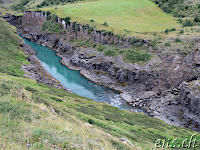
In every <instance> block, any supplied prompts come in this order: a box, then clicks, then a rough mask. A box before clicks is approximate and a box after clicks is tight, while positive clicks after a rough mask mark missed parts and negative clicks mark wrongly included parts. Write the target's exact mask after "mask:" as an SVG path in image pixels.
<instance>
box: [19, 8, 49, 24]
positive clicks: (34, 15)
mask: <svg viewBox="0 0 200 150" xmlns="http://www.w3.org/2000/svg"><path fill="white" fill-rule="evenodd" d="M46 18H47V14H46V12H43V11H41V12H37V11H24V13H23V17H22V23H23V24H30V25H33V26H35V25H36V26H38V25H42V23H43V22H44V21H46Z"/></svg>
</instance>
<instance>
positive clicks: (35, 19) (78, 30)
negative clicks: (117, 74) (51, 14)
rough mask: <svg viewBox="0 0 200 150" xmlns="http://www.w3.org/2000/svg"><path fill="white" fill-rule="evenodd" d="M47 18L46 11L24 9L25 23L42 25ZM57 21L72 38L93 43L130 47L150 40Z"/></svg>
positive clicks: (61, 20)
mask: <svg viewBox="0 0 200 150" xmlns="http://www.w3.org/2000/svg"><path fill="white" fill-rule="evenodd" d="M46 19H47V13H46V12H35V11H24V14H23V21H22V22H23V23H25V24H32V25H33V26H34V25H41V24H42V23H43V22H44V21H45V20H46ZM57 23H60V24H61V25H62V26H63V30H64V31H66V33H68V35H69V36H70V38H71V39H85V40H90V41H92V42H93V43H102V44H103V45H104V44H110V45H120V46H122V47H130V46H131V45H133V44H141V45H142V44H148V42H149V41H148V40H146V39H143V40H140V42H139V41H137V42H135V43H134V42H132V40H131V38H125V37H123V36H119V35H114V34H113V33H112V32H109V31H108V32H107V31H104V30H97V29H94V28H93V27H91V26H90V25H88V24H87V25H82V24H78V23H76V22H70V23H69V24H68V23H66V22H65V20H63V19H61V18H58V19H57Z"/></svg>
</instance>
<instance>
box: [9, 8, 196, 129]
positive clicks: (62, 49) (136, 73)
mask: <svg viewBox="0 0 200 150" xmlns="http://www.w3.org/2000/svg"><path fill="white" fill-rule="evenodd" d="M46 17H47V16H46V13H44V12H30V11H29V12H24V15H23V17H22V18H16V17H14V16H11V17H8V18H7V20H8V21H9V22H10V23H11V24H13V25H16V26H18V32H19V34H21V35H22V36H23V37H25V38H27V39H29V40H31V41H34V42H36V43H38V44H41V45H44V46H48V47H50V48H52V49H53V50H55V51H57V52H58V55H59V56H61V57H62V58H63V59H62V64H64V65H66V66H68V67H69V68H71V69H74V70H80V71H81V73H82V74H83V75H84V76H86V77H87V78H89V79H90V80H92V81H95V82H98V83H100V84H102V85H105V86H109V87H111V88H114V89H116V90H120V91H121V92H123V93H122V94H121V95H122V97H123V98H124V99H125V100H126V101H127V102H129V103H130V104H133V105H134V106H140V107H142V108H144V109H145V110H147V111H148V112H149V113H150V114H151V115H152V116H155V117H157V118H160V119H163V120H164V121H166V122H168V123H170V124H173V125H178V126H184V127H189V128H191V129H193V130H197V131H199V129H200V126H199V125H200V121H199V120H198V119H196V118H198V117H199V116H200V114H199V108H200V106H199V103H200V98H199V97H198V96H196V97H193V96H192V95H194V94H193V93H192V92H191V91H192V89H189V91H190V92H186V91H187V90H188V89H187V90H184V89H185V88H184V86H181V85H184V84H183V81H191V80H196V79H197V78H198V76H199V72H200V65H199V62H200V54H199V48H198V47H197V48H196V49H195V50H192V51H191V52H190V53H188V54H187V55H180V54H178V53H174V54H173V55H169V54H165V53H159V54H157V56H155V57H153V58H152V59H151V60H149V61H148V62H147V63H146V64H145V65H144V66H139V65H138V64H137V63H134V64H131V63H125V62H124V61H123V59H122V57H120V56H118V57H108V56H105V55H104V54H103V53H102V52H97V51H95V49H93V48H91V47H76V46H75V45H74V43H71V42H69V41H70V40H71V39H82V38H84V39H90V40H91V41H93V42H94V43H97V42H100V43H102V44H115V45H120V46H123V47H129V46H130V45H131V44H132V43H131V41H130V39H128V38H127V39H125V38H118V37H117V36H115V35H109V33H106V34H105V33H103V32H102V31H97V30H95V31H91V32H88V28H89V26H83V25H80V24H76V23H71V24H70V25H67V24H66V23H65V21H64V20H60V19H59V18H58V22H60V23H61V24H62V25H63V29H64V30H65V31H66V33H63V34H60V35H56V34H54V33H49V32H46V31H43V32H41V25H42V23H43V22H44V21H45V20H46ZM196 40H197V41H199V42H200V38H197V39H196ZM147 43H148V40H143V44H144V45H146V44H147ZM189 93H190V94H189ZM186 101H188V102H187V104H185V102H186ZM197 103H198V105H197ZM183 110H184V112H186V113H185V114H184V113H182V111H183ZM180 118H181V119H180ZM189 123H190V124H189Z"/></svg>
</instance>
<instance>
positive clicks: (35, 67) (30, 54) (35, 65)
mask: <svg viewBox="0 0 200 150" xmlns="http://www.w3.org/2000/svg"><path fill="white" fill-rule="evenodd" d="M20 43H21V47H22V49H23V50H24V51H23V52H24V53H25V54H26V55H27V60H28V61H29V62H30V64H28V65H26V64H23V66H22V70H24V71H25V72H26V74H24V76H25V77H28V78H30V79H34V80H36V81H38V82H41V83H44V84H46V85H50V86H52V87H56V88H58V89H63V90H66V91H68V92H70V90H69V89H66V88H65V87H64V86H63V85H62V84H60V82H59V81H58V80H56V79H55V78H54V77H53V76H52V75H51V74H50V73H48V72H47V71H46V70H45V69H44V67H43V66H42V65H41V63H40V61H39V60H38V58H37V57H36V56H35V51H34V50H33V49H32V48H31V47H30V46H28V45H27V44H25V43H24V42H20ZM22 43H23V44H22Z"/></svg>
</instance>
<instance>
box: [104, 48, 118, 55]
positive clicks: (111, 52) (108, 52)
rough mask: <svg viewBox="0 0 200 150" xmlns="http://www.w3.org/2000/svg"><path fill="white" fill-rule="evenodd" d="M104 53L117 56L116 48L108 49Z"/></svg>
mask: <svg viewBox="0 0 200 150" xmlns="http://www.w3.org/2000/svg"><path fill="white" fill-rule="evenodd" d="M104 54H105V55H106V56H116V51H115V50H113V49H112V50H111V49H108V50H107V51H105V52H104Z"/></svg>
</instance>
